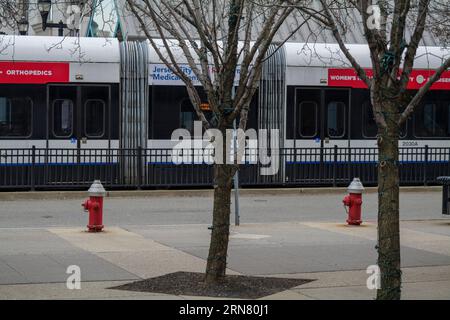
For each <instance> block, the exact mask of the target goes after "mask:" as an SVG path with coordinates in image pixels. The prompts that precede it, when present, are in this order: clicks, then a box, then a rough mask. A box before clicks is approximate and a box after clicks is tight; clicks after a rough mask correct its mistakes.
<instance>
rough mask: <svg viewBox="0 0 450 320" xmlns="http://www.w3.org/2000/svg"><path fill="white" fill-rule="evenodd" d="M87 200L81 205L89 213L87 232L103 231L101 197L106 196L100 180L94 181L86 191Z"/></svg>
mask: <svg viewBox="0 0 450 320" xmlns="http://www.w3.org/2000/svg"><path fill="white" fill-rule="evenodd" d="M88 193H89V199H88V200H86V201H85V202H84V203H82V204H81V205H82V206H83V207H84V211H88V212H89V224H88V225H87V227H88V231H89V232H101V231H102V229H103V197H104V196H105V194H106V190H105V188H103V185H102V183H101V182H100V180H95V181H94V183H93V184H92V185H91V187H90V188H89V190H88Z"/></svg>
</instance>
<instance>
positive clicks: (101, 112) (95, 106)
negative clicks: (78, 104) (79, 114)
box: [84, 99, 105, 137]
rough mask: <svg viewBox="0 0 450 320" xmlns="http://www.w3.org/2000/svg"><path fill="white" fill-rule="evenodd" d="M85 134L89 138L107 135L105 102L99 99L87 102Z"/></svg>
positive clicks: (85, 108)
mask: <svg viewBox="0 0 450 320" xmlns="http://www.w3.org/2000/svg"><path fill="white" fill-rule="evenodd" d="M84 119H85V133H86V136H87V137H101V136H103V135H104V134H105V102H103V100H99V99H92V100H87V101H86V102H85V104H84Z"/></svg>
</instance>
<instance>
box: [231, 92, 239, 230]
mask: <svg viewBox="0 0 450 320" xmlns="http://www.w3.org/2000/svg"><path fill="white" fill-rule="evenodd" d="M235 90H236V89H235V87H234V86H233V92H232V96H233V100H234V95H235ZM233 129H234V137H233V146H234V155H235V156H234V160H235V162H236V164H237V163H238V159H237V155H238V152H237V130H236V119H234V120H233ZM234 224H235V225H236V226H238V225H239V224H240V216H239V170H236V173H235V174H234Z"/></svg>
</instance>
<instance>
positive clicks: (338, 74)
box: [328, 69, 450, 90]
mask: <svg viewBox="0 0 450 320" xmlns="http://www.w3.org/2000/svg"><path fill="white" fill-rule="evenodd" d="M365 71H366V74H367V76H368V77H369V78H371V77H373V72H372V70H371V69H365ZM433 74H434V70H413V71H412V72H411V75H410V77H409V83H408V89H412V90H414V89H420V88H421V87H422V86H423V85H424V84H425V83H426V82H427V81H428V79H429V78H430V77H431V76H432V75H433ZM328 86H330V87H350V88H364V89H366V88H367V86H366V84H365V83H364V82H363V81H362V80H361V79H360V78H359V77H358V75H357V74H356V71H355V70H353V69H328ZM431 90H450V71H445V72H444V73H442V75H441V78H440V79H439V80H438V81H436V82H435V83H434V84H433V85H432V86H431Z"/></svg>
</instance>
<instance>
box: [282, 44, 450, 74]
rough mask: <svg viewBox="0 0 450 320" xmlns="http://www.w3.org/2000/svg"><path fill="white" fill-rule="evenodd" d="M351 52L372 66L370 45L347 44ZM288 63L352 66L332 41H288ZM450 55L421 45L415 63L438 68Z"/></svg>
mask: <svg viewBox="0 0 450 320" xmlns="http://www.w3.org/2000/svg"><path fill="white" fill-rule="evenodd" d="M346 47H347V48H348V50H349V51H350V53H351V54H352V55H353V57H354V58H355V59H356V61H357V62H358V63H359V64H360V65H361V66H362V67H363V68H372V61H371V59H370V51H369V46H368V45H365V44H348V45H346ZM285 49H286V64H287V66H288V67H322V68H339V67H350V62H349V61H348V60H347V58H346V57H345V55H344V54H343V52H342V51H341V49H340V48H339V45H338V44H335V43H331V44H327V43H292V42H289V43H286V44H285ZM448 57H450V49H449V48H440V47H419V48H418V50H417V54H416V59H415V60H416V61H415V63H414V68H415V69H436V68H438V67H439V66H440V65H441V64H442V63H443V59H446V58H448Z"/></svg>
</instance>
